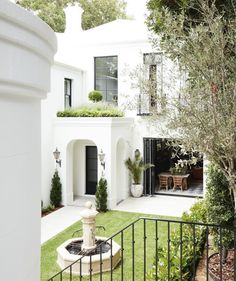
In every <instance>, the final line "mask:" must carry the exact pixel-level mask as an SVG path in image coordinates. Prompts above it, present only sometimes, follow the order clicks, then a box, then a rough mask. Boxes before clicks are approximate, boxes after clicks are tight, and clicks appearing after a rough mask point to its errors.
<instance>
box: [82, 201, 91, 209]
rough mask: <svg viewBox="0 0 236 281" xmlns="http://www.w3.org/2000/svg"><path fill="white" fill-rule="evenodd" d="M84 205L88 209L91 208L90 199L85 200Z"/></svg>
mask: <svg viewBox="0 0 236 281" xmlns="http://www.w3.org/2000/svg"><path fill="white" fill-rule="evenodd" d="M84 206H85V207H86V208H88V209H92V206H93V204H92V202H91V201H87V202H85V204H84Z"/></svg>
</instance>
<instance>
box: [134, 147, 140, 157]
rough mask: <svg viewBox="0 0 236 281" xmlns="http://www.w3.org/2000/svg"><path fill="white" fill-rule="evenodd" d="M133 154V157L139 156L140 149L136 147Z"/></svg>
mask: <svg viewBox="0 0 236 281" xmlns="http://www.w3.org/2000/svg"><path fill="white" fill-rule="evenodd" d="M134 156H135V158H139V157H140V151H139V149H136V150H135V152H134Z"/></svg>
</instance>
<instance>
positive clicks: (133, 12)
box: [126, 0, 147, 19]
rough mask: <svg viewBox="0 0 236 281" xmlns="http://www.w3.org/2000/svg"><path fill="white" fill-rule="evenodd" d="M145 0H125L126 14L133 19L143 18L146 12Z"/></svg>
mask: <svg viewBox="0 0 236 281" xmlns="http://www.w3.org/2000/svg"><path fill="white" fill-rule="evenodd" d="M146 1H147V0H126V2H127V9H126V10H127V14H128V15H129V16H133V17H134V18H135V19H143V18H144V14H145V13H146V7H145V3H146Z"/></svg>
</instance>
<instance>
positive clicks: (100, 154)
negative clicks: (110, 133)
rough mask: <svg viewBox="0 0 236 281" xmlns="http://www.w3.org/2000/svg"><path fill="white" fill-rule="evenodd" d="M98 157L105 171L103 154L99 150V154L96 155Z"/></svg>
mask: <svg viewBox="0 0 236 281" xmlns="http://www.w3.org/2000/svg"><path fill="white" fill-rule="evenodd" d="M98 156H99V160H100V163H101V166H102V167H103V169H104V170H105V160H104V159H105V153H104V152H103V151H102V149H101V152H100V153H98Z"/></svg>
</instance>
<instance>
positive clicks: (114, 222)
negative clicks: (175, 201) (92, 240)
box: [41, 211, 167, 281]
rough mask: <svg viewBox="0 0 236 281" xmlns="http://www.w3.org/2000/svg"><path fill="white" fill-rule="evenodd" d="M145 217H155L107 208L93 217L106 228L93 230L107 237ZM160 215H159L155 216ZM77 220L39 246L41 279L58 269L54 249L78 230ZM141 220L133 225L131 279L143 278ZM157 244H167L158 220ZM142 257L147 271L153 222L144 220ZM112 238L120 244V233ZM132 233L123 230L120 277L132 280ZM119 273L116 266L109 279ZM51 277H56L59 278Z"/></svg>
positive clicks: (163, 226) (152, 244)
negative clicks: (133, 267) (133, 241)
mask: <svg viewBox="0 0 236 281" xmlns="http://www.w3.org/2000/svg"><path fill="white" fill-rule="evenodd" d="M141 216H145V217H155V216H153V215H143V214H137V213H128V212H118V211H109V212H107V213H102V214H98V215H97V217H96V225H98V226H99V225H102V226H104V227H105V228H106V230H105V231H103V230H97V232H96V235H98V236H106V237H109V236H111V235H112V234H114V233H116V232H117V231H119V230H121V229H122V228H124V227H125V226H126V225H128V224H130V223H131V222H133V221H134V220H136V219H137V218H139V217H141ZM158 217H160V216H158ZM81 228H82V226H81V222H80V221H79V222H77V223H75V224H73V225H72V226H70V227H69V228H67V229H66V230H64V231H63V232H61V233H60V234H58V235H57V236H55V237H54V238H52V239H51V240H49V241H47V242H46V243H44V244H43V245H42V248H41V281H45V280H48V279H49V278H50V277H52V276H53V275H54V274H56V273H57V272H59V271H60V268H59V266H58V265H57V263H56V259H57V253H56V248H57V247H58V246H60V245H61V244H62V243H63V242H64V241H65V240H67V239H69V238H71V236H72V234H73V232H74V231H75V230H78V229H81ZM143 236H144V233H143V221H140V222H138V224H137V225H135V244H134V256H135V270H134V275H135V277H136V279H135V280H143V272H144V269H143V256H144V247H143V245H144V242H143V241H144V239H143ZM158 236H159V240H158V244H159V245H163V244H164V243H167V227H166V224H164V223H161V222H158ZM146 237H147V239H146V245H147V248H146V255H147V257H146V260H147V270H148V269H150V268H151V266H152V263H153V258H154V255H155V222H153V221H147V223H146ZM115 241H116V242H117V243H119V244H120V241H121V240H120V236H117V237H116V238H115ZM131 256H132V233H131V228H129V229H128V230H127V231H125V232H124V280H127V281H130V280H132V262H131V260H132V259H131ZM120 272H121V267H120V266H118V267H117V269H116V270H115V272H114V275H113V280H117V281H118V280H119V275H120ZM109 278H110V273H104V274H103V279H102V280H104V281H108V280H110V279H109ZM55 280H60V279H59V278H57V279H55ZM64 280H69V279H68V278H67V276H66V274H64V275H63V281H64ZM75 280H79V279H78V277H77V279H76V278H75ZM83 280H89V278H83ZM92 280H94V281H97V280H100V279H99V277H98V276H96V275H95V276H93V278H92Z"/></svg>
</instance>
